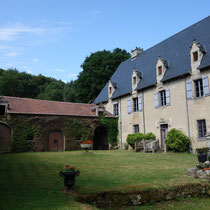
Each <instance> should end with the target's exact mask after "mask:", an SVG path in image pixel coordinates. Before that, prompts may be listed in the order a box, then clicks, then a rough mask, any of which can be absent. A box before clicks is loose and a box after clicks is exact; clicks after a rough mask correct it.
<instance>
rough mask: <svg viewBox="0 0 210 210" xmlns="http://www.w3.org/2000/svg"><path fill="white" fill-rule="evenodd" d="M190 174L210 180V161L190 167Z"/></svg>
mask: <svg viewBox="0 0 210 210" xmlns="http://www.w3.org/2000/svg"><path fill="white" fill-rule="evenodd" d="M188 176H193V177H195V178H196V179H204V180H207V181H209V182H210V161H206V162H205V163H199V164H197V165H196V168H189V169H188Z"/></svg>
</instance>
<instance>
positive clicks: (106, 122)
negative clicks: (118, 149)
mask: <svg viewBox="0 0 210 210" xmlns="http://www.w3.org/2000/svg"><path fill="white" fill-rule="evenodd" d="M100 123H101V125H103V126H104V127H105V128H106V129H107V132H108V141H109V143H110V144H111V145H112V146H116V145H117V143H118V139H117V137H118V118H106V117H105V115H102V116H101V117H100Z"/></svg>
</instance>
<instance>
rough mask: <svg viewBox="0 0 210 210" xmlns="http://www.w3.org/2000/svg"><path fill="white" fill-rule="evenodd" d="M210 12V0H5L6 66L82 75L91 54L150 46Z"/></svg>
mask: <svg viewBox="0 0 210 210" xmlns="http://www.w3.org/2000/svg"><path fill="white" fill-rule="evenodd" d="M209 15H210V0H200V1H198V0H132V1H129V0H74V1H73V0H0V68H3V69H9V68H16V69H17V70H19V71H21V72H23V71H24V72H27V73H30V74H32V75H39V74H42V75H44V76H48V77H53V78H56V79H59V80H60V79H61V80H62V81H64V82H70V81H71V80H75V79H77V76H78V74H79V72H81V71H82V68H81V67H80V66H81V64H82V63H83V62H84V60H85V58H86V57H87V56H89V55H90V54H91V53H94V52H96V51H101V50H104V49H105V50H110V51H111V50H113V49H115V48H117V47H118V48H121V49H125V50H127V51H128V52H130V51H131V50H132V49H135V48H136V47H141V48H143V49H144V50H146V49H148V48H150V47H152V46H154V45H155V44H157V43H159V42H161V41H163V40H164V39H166V38H168V37H170V36H172V35H174V34H175V33H177V32H179V31H181V30H183V29H185V28H186V27H188V26H190V25H192V24H194V23H196V22H198V21H200V20H202V19H204V18H205V17H207V16H209Z"/></svg>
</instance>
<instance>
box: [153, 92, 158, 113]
mask: <svg viewBox="0 0 210 210" xmlns="http://www.w3.org/2000/svg"><path fill="white" fill-rule="evenodd" d="M154 102H155V109H156V108H158V107H159V100H158V92H155V93H154Z"/></svg>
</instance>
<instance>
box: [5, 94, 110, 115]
mask: <svg viewBox="0 0 210 210" xmlns="http://www.w3.org/2000/svg"><path fill="white" fill-rule="evenodd" d="M3 99H4V100H5V101H7V102H8V104H9V109H8V111H7V113H9V114H33V115H68V116H82V117H96V113H95V111H91V109H92V108H94V107H95V104H82V103H71V102H58V101H46V100H38V99H29V98H18V97H10V96H3ZM106 116H107V117H113V115H112V114H111V113H110V112H107V111H106Z"/></svg>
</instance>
